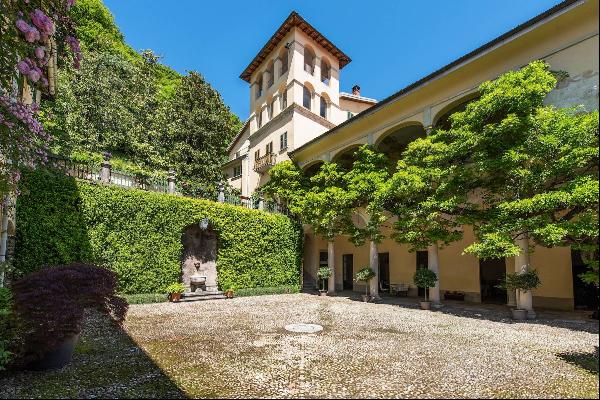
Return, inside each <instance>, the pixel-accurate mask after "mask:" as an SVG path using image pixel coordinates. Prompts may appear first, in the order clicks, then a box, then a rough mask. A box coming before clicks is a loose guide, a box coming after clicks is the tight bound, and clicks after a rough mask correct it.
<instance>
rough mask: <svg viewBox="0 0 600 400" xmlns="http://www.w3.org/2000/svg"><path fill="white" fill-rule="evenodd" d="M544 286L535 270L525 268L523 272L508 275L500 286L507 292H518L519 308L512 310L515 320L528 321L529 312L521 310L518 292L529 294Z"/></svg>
mask: <svg viewBox="0 0 600 400" xmlns="http://www.w3.org/2000/svg"><path fill="white" fill-rule="evenodd" d="M541 284H542V281H540V277H539V276H538V273H537V271H536V270H535V269H528V268H527V267H524V268H523V269H522V270H521V272H515V273H512V274H506V276H505V278H504V280H503V282H502V283H501V284H500V285H499V286H498V287H500V288H502V289H506V290H516V291H517V308H512V309H511V315H512V318H513V319H514V320H517V321H524V320H526V319H527V310H525V309H522V308H521V304H520V302H519V300H518V299H519V295H518V292H519V291H520V292H528V291H530V290H533V289H536V288H538V287H539V286H540V285H541Z"/></svg>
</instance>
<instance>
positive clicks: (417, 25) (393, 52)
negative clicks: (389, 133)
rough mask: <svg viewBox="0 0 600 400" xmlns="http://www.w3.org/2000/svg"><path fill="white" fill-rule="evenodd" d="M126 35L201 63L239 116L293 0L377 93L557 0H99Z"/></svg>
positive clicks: (351, 72) (344, 82)
mask: <svg viewBox="0 0 600 400" xmlns="http://www.w3.org/2000/svg"><path fill="white" fill-rule="evenodd" d="M104 2H105V4H106V5H107V6H108V8H109V9H110V10H111V12H112V13H113V15H114V16H115V20H116V22H117V25H118V26H119V28H120V29H121V31H122V32H123V34H124V35H125V39H126V41H127V43H129V44H130V45H131V46H132V47H133V48H134V49H136V50H141V49H148V48H150V49H152V50H154V51H155V52H156V53H158V54H159V55H162V56H163V57H164V58H163V60H162V62H163V63H164V64H166V65H169V66H170V67H172V68H174V69H175V70H177V71H179V72H181V73H185V72H186V71H189V70H196V71H199V72H200V73H202V74H203V75H204V77H205V78H206V80H207V81H208V82H210V84H211V85H212V86H213V87H214V88H216V89H217V90H218V91H219V92H220V93H221V95H222V96H223V98H224V100H225V103H226V104H227V105H228V106H229V107H231V110H232V111H233V112H234V113H236V114H237V115H238V116H239V117H240V118H241V119H242V120H245V119H246V118H247V117H248V110H249V104H248V103H249V98H250V96H249V94H248V84H247V83H246V82H244V81H242V80H241V79H240V78H239V75H240V73H241V72H242V71H243V70H244V68H245V67H246V66H247V65H248V63H250V61H251V60H252V58H254V56H255V55H256V53H257V52H258V51H259V50H260V49H261V48H262V46H263V45H264V44H265V43H266V41H267V40H268V39H269V38H270V37H271V35H272V34H273V33H274V32H275V30H276V29H277V28H278V27H279V25H280V24H281V23H282V22H283V20H284V19H285V18H286V17H287V16H288V15H289V13H290V12H291V11H292V10H296V11H297V12H299V13H300V15H302V16H303V17H304V18H305V19H306V20H307V21H308V22H310V23H311V24H312V25H313V26H314V27H315V28H316V29H318V30H319V31H320V32H321V33H322V34H324V35H325V36H326V37H327V38H328V39H329V40H331V41H332V42H333V43H334V44H335V45H336V46H337V47H339V48H340V49H341V50H342V51H344V52H345V53H346V54H348V56H350V58H351V59H352V62H351V63H350V64H348V65H347V66H346V67H345V68H344V69H343V70H342V71H341V78H340V89H341V90H342V91H346V92H349V91H350V88H351V87H352V86H353V85H354V84H360V86H361V89H362V90H361V92H362V93H361V94H362V95H363V96H367V97H373V98H376V99H383V98H385V97H387V96H389V95H391V94H393V93H394V92H396V91H398V90H400V89H401V88H403V87H404V86H406V85H408V84H410V83H412V82H414V81H416V80H418V79H419V78H421V77H423V76H425V75H427V74H429V73H430V72H433V71H435V70H436V69H438V68H440V67H442V66H444V65H446V64H447V63H449V62H451V61H453V60H455V59H456V58H458V57H460V56H462V55H463V54H465V53H467V52H469V51H471V50H473V49H475V48H477V47H479V46H480V45H482V44H484V43H486V42H488V41H489V40H491V39H493V38H495V37H497V36H499V35H501V34H502V33H504V32H506V31H508V30H510V29H511V28H513V27H515V26H517V25H519V24H520V23H522V22H525V21H526V20H528V19H530V18H532V17H534V16H535V15H537V14H539V13H541V12H543V11H545V10H546V9H548V8H551V7H552V6H553V5H555V4H557V3H559V0H527V1H523V0H494V1H492V0H454V1H448V0H418V1H416V0H412V1H409V0H388V1H365V0H329V1H316V0H313V1H306V0H305V1H301V0H281V1H272V0H255V1H226V0H220V1H198V0H175V1H173V0H152V1H148V0H126V1H123V0H104Z"/></svg>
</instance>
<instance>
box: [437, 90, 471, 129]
mask: <svg viewBox="0 0 600 400" xmlns="http://www.w3.org/2000/svg"><path fill="white" fill-rule="evenodd" d="M479 97H480V94H479V92H478V91H474V92H471V93H469V94H466V95H464V96H462V97H460V98H459V99H456V100H454V101H452V102H451V103H449V104H447V105H446V106H444V107H443V108H442V109H441V110H440V111H438V112H437V114H436V115H435V116H434V117H433V119H432V120H431V121H432V126H434V127H436V128H442V129H448V128H450V126H449V125H450V120H449V117H450V115H452V114H453V113H455V112H459V111H464V109H465V108H466V107H467V104H469V103H470V102H472V101H473V100H476V99H478V98H479Z"/></svg>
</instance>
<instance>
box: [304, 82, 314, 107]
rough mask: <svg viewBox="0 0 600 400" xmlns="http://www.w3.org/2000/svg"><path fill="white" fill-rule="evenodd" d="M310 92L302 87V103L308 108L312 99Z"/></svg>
mask: <svg viewBox="0 0 600 400" xmlns="http://www.w3.org/2000/svg"><path fill="white" fill-rule="evenodd" d="M311 97H312V93H311V92H310V90H309V89H308V88H307V87H306V86H304V89H302V105H303V106H304V108H308V109H309V110H310V103H311V100H312V98H311Z"/></svg>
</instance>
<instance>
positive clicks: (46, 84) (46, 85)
mask: <svg viewBox="0 0 600 400" xmlns="http://www.w3.org/2000/svg"><path fill="white" fill-rule="evenodd" d="M40 81H41V82H42V86H43V87H48V79H46V77H45V76H42V79H41V80H40Z"/></svg>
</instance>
